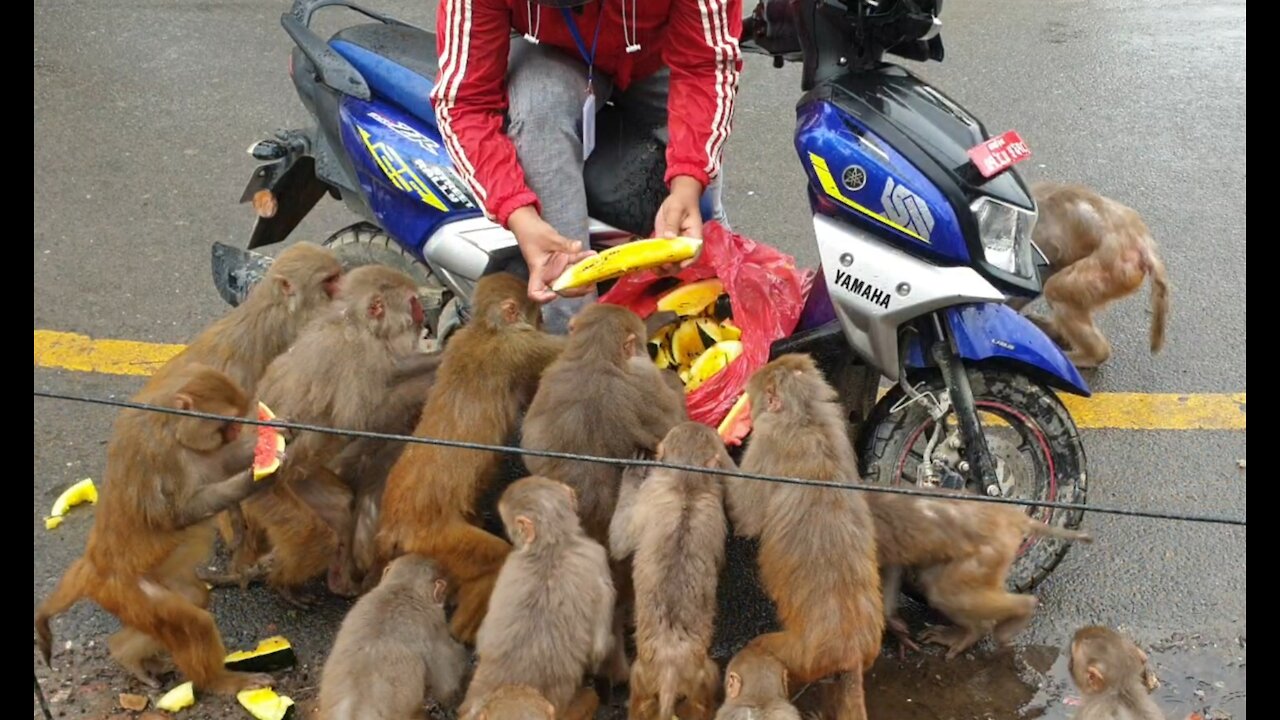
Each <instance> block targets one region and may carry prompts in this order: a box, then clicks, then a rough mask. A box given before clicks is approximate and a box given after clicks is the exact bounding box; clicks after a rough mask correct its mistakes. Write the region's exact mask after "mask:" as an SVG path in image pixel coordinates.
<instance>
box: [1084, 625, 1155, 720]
mask: <svg viewBox="0 0 1280 720" xmlns="http://www.w3.org/2000/svg"><path fill="white" fill-rule="evenodd" d="M1068 667H1069V668H1070V672H1071V679H1072V681H1074V682H1075V684H1076V688H1078V689H1079V690H1080V694H1081V695H1082V696H1083V698H1082V700H1083V702H1082V703H1081V705H1080V709H1079V710H1078V711H1076V720H1164V713H1163V712H1161V710H1160V707H1159V706H1158V705H1156V703H1155V701H1154V700H1152V699H1151V695H1150V693H1151V691H1152V690H1154V689H1156V688H1157V687H1159V683H1158V682H1157V681H1156V677H1155V675H1154V674H1153V673H1151V671H1150V670H1149V669H1148V667H1147V655H1146V653H1144V652H1142V650H1140V649H1139V648H1138V646H1137V645H1134V644H1133V642H1132V641H1131V640H1129V639H1128V638H1126V637H1124V636H1123V635H1121V634H1120V633H1117V632H1116V631H1114V630H1112V629H1111V628H1107V627H1101V626H1097V625H1094V626H1089V627H1083V628H1080V629H1079V630H1077V631H1076V633H1075V635H1074V636H1073V637H1072V639H1071V657H1070V660H1069V661H1068Z"/></svg>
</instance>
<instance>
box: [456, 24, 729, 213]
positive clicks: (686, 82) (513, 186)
mask: <svg viewBox="0 0 1280 720" xmlns="http://www.w3.org/2000/svg"><path fill="white" fill-rule="evenodd" d="M602 5H603V10H601V7H602ZM530 10H532V12H533V13H534V17H533V20H534V25H535V27H536V28H537V31H538V32H537V37H538V41H539V42H540V43H541V44H544V45H551V46H553V47H557V48H561V49H563V50H565V51H567V52H568V53H570V54H571V55H572V56H573V57H578V58H581V54H580V52H579V50H578V46H577V45H576V44H574V40H573V36H572V34H570V32H569V28H568V26H567V25H566V24H565V20H564V17H563V15H562V13H561V11H560V10H556V9H553V8H546V7H543V8H541V9H539V6H538V5H537V4H533V3H527V2H526V0H441V2H440V6H439V10H438V11H437V12H436V38H437V48H436V50H437V52H438V53H439V56H440V75H439V77H438V78H437V81H436V85H435V87H434V88H433V89H432V91H431V102H432V104H433V105H434V106H435V113H436V121H437V123H438V125H439V128H440V133H441V135H442V136H443V137H444V141H445V147H446V149H447V150H448V152H449V156H450V157H452V158H453V162H454V164H455V165H456V166H457V169H458V172H459V174H460V175H461V176H462V177H463V179H464V180H465V181H466V182H467V184H468V185H469V186H470V187H471V189H472V191H473V192H474V193H475V194H476V196H477V197H479V198H480V200H481V202H482V203H483V205H484V207H485V210H486V211H487V212H488V214H489V216H490V217H491V218H493V219H494V220H496V221H497V222H499V223H501V224H502V225H503V227H505V226H506V224H507V217H508V216H509V215H510V214H511V212H512V211H514V210H515V209H517V208H519V207H523V206H525V205H530V204H532V205H534V206H535V207H536V208H537V209H538V211H539V213H541V211H542V208H541V206H540V205H539V204H538V198H537V196H536V195H534V193H533V191H531V190H530V189H529V188H528V186H527V185H526V184H525V181H524V173H523V172H521V170H520V164H519V162H518V161H517V159H516V151H515V146H514V145H512V143H511V140H510V139H508V138H507V136H506V135H505V134H504V133H503V131H502V125H503V118H504V115H505V113H506V109H507V93H506V75H507V54H508V51H509V49H510V47H511V45H510V43H512V42H525V40H523V39H520V38H519V37H517V38H514V39H513V38H512V37H511V31H512V29H515V30H516V31H517V32H518V33H520V34H524V33H527V32H530V29H529V25H530V18H529V11H530ZM539 12H540V13H541V17H540V18H539ZM601 13H603V16H604V17H603V18H602V22H603V23H604V24H603V25H602V26H601V27H600V39H599V44H598V47H597V50H596V58H595V71H596V72H597V73H599V74H602V75H607V76H608V77H610V78H611V79H612V80H613V82H614V86H615V87H616V89H617V90H619V91H622V90H625V89H626V88H627V86H628V85H629V84H630V83H631V81H632V80H633V79H636V78H643V77H646V76H648V75H650V74H652V73H654V72H655V71H657V70H659V69H660V68H661V67H662V66H663V65H667V66H669V67H670V68H671V91H670V95H669V97H668V106H669V110H668V113H669V118H670V119H669V123H668V129H669V132H670V141H669V143H668V146H667V174H666V180H667V182H668V183H669V182H670V181H671V178H672V177H674V176H676V175H689V176H691V177H695V178H697V179H698V180H699V181H701V182H702V184H703V185H706V184H708V183H709V182H710V181H711V180H712V179H713V178H715V177H716V176H717V175H718V174H719V172H720V158H721V155H722V153H723V151H724V143H725V140H726V139H728V137H729V129H730V125H731V123H732V119H733V105H734V96H735V94H736V93H737V89H738V73H739V72H740V71H741V70H742V56H741V53H740V51H739V49H738V40H737V38H738V34H739V33H740V32H741V29H742V0H639V1H638V2H637V1H636V0H600V1H598V2H592V3H591V4H589V5H587V6H586V7H585V8H583V10H582V13H581V15H579V14H577V13H572V15H573V17H574V18H575V19H576V20H577V23H578V31H579V33H580V34H581V35H582V38H583V40H584V42H585V43H586V45H587V48H588V49H590V47H591V43H592V39H593V35H594V33H595V30H596V19H597V16H598V15H600V14H601ZM628 40H629V41H630V42H631V43H635V44H639V45H640V50H639V51H638V52H634V53H627V52H626V47H627V44H628ZM583 83H584V84H585V83H586V76H585V74H584V75H583Z"/></svg>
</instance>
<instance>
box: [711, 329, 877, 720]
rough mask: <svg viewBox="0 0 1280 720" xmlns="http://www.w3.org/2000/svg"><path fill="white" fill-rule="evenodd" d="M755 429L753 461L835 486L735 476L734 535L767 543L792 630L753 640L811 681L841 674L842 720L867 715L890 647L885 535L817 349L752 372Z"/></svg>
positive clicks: (767, 469) (749, 460)
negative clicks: (869, 688) (875, 668)
mask: <svg viewBox="0 0 1280 720" xmlns="http://www.w3.org/2000/svg"><path fill="white" fill-rule="evenodd" d="M747 393H748V395H749V396H750V397H751V423H752V432H751V435H750V439H749V441H748V445H747V449H746V452H745V454H744V455H743V458H742V469H743V470H744V471H747V472H753V473H761V474H767V475H781V476H785V477H798V478H804V479H807V480H816V481H820V482H823V483H830V484H831V488H830V489H826V488H820V487H812V486H806V485H788V484H782V483H768V482H764V481H760V480H747V479H743V478H726V488H727V497H726V500H727V503H728V508H729V517H730V519H732V520H733V525H734V532H735V533H737V534H738V535H742V536H746V537H758V538H759V540H760V550H759V560H758V562H759V568H760V578H761V581H762V584H763V585H764V588H765V591H766V592H767V594H768V595H769V597H770V598H771V599H772V600H773V602H774V605H775V606H776V607H777V611H778V619H779V621H780V622H781V624H782V628H783V629H782V631H781V632H773V633H766V634H764V635H761V636H759V637H757V638H755V639H754V640H752V641H751V642H750V643H749V644H748V645H747V647H749V648H752V649H755V650H762V651H764V652H766V653H768V654H770V655H773V656H774V657H776V658H778V660H780V661H781V662H782V664H783V666H784V667H786V669H787V673H788V676H789V677H790V678H791V679H793V680H794V681H795V682H798V683H809V682H813V681H815V680H818V679H820V678H823V677H827V676H830V675H837V681H836V682H835V683H834V684H833V686H832V688H831V690H832V693H833V697H832V701H833V702H834V704H835V708H834V713H833V715H834V717H835V718H837V720H866V717H867V711H866V701H865V698H864V693H863V686H862V675H863V673H864V672H865V671H866V669H867V668H868V667H870V666H871V664H872V662H874V660H875V658H876V657H877V656H878V655H879V653H880V643H881V638H882V635H883V632H884V608H883V602H882V599H881V594H880V593H881V590H880V572H879V567H878V565H877V564H876V537H875V528H874V526H873V525H872V520H871V511H870V510H869V509H868V508H867V501H866V498H865V497H864V496H863V493H861V492H859V491H853V490H848V489H841V487H840V486H849V485H852V484H856V483H857V482H858V479H859V478H858V470H857V467H858V465H857V462H856V458H855V455H854V451H853V446H852V444H851V443H850V440H849V435H848V430H847V428H846V424H845V417H844V412H843V410H842V409H841V406H840V404H839V402H838V401H837V395H836V391H835V389H834V388H832V387H831V385H830V384H828V383H827V381H826V379H825V378H824V377H823V376H822V373H821V371H820V370H818V368H817V366H816V365H815V364H814V362H813V359H812V358H811V357H810V356H808V355H801V354H788V355H783V356H781V357H779V358H777V359H776V360H773V361H771V362H769V363H768V364H766V365H765V366H764V367H762V368H760V369H759V370H757V371H756V372H755V373H753V374H752V376H751V378H750V379H749V380H748V381H747Z"/></svg>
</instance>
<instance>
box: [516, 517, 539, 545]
mask: <svg viewBox="0 0 1280 720" xmlns="http://www.w3.org/2000/svg"><path fill="white" fill-rule="evenodd" d="M515 526H516V532H517V533H519V535H520V537H522V538H524V544H525V545H532V544H533V539H534V537H535V536H536V535H537V531H536V530H534V527H533V521H532V520H530V519H529V518H528V517H526V516H524V515H517V516H516V519H515Z"/></svg>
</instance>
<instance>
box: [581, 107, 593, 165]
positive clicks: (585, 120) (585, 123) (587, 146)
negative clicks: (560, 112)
mask: <svg viewBox="0 0 1280 720" xmlns="http://www.w3.org/2000/svg"><path fill="white" fill-rule="evenodd" d="M595 149H596V94H595V93H594V92H592V91H590V90H588V91H587V99H586V101H585V102H583V103H582V159H583V160H584V161H585V160H586V159H587V158H589V157H591V151H592V150H595Z"/></svg>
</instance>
